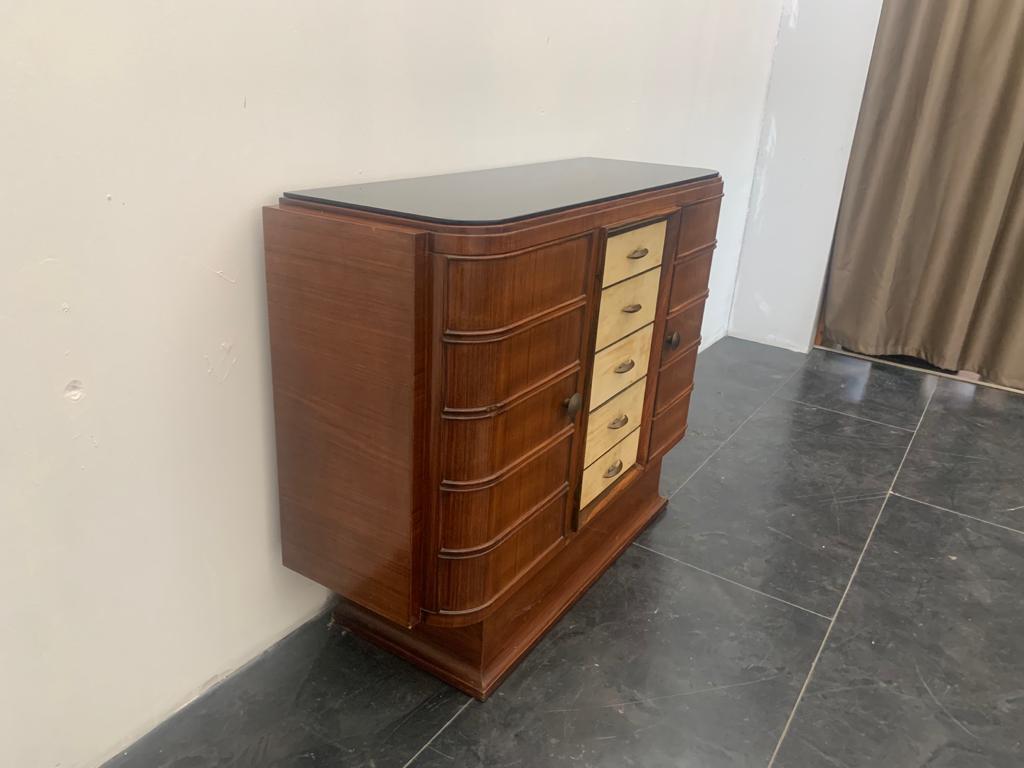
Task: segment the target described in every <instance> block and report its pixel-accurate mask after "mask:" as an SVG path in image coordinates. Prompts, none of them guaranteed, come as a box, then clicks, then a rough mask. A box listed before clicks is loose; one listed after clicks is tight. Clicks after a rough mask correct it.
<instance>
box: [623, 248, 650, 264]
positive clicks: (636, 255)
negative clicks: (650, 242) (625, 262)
mask: <svg viewBox="0 0 1024 768" xmlns="http://www.w3.org/2000/svg"><path fill="white" fill-rule="evenodd" d="M648 253H650V251H649V250H647V249H646V248H637V249H636V250H635V251H633V252H632V253H631V254H629V255H628V256H626V258H627V259H632V260H633V261H636V260H637V259H642V258H643V257H644V256H646V255H647V254H648Z"/></svg>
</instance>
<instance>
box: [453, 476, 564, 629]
mask: <svg viewBox="0 0 1024 768" xmlns="http://www.w3.org/2000/svg"><path fill="white" fill-rule="evenodd" d="M565 507H566V499H565V497H564V496H563V497H559V498H557V499H554V500H552V501H551V502H550V503H549V504H548V505H547V506H545V507H544V508H543V509H540V510H538V512H537V513H536V514H535V515H534V516H533V517H531V518H530V519H529V520H527V521H526V522H525V523H524V524H523V525H522V526H520V527H519V528H517V529H516V530H515V531H514V532H513V533H512V534H511V535H510V536H509V537H508V538H506V539H504V540H503V541H502V542H501V543H500V544H498V545H497V546H495V547H494V548H493V549H491V550H488V551H487V552H484V553H482V554H477V555H472V556H460V557H451V556H442V557H439V558H438V568H437V606H438V610H439V611H440V612H441V613H447V614H469V613H472V614H476V613H478V612H480V611H482V610H484V609H486V608H488V607H490V606H491V605H492V604H493V603H495V601H496V600H497V599H499V598H500V597H501V595H502V593H504V592H506V591H507V590H508V589H509V588H510V587H512V586H513V585H514V584H515V583H516V582H517V581H518V580H519V579H520V578H521V577H522V576H524V575H526V574H527V573H528V572H529V571H530V570H531V569H532V566H533V565H534V564H535V563H537V562H538V561H539V560H541V559H542V558H543V557H544V555H546V554H547V553H549V552H551V551H552V550H553V549H554V548H555V547H556V546H557V545H558V543H559V542H560V541H561V540H562V537H563V535H564V532H565V527H564V523H565ZM467 618H469V617H467ZM472 620H474V621H477V620H479V616H473V617H472Z"/></svg>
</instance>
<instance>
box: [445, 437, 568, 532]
mask: <svg viewBox="0 0 1024 768" xmlns="http://www.w3.org/2000/svg"><path fill="white" fill-rule="evenodd" d="M571 453H572V435H571V434H570V435H567V436H566V437H565V438H563V439H562V440H560V441H559V442H556V443H554V444H553V445H552V446H550V447H549V448H548V449H547V450H545V451H543V452H541V453H538V454H537V455H536V456H533V457H531V458H530V460H529V461H527V462H524V463H523V464H521V465H519V466H518V467H516V468H515V469H514V470H513V471H512V472H509V473H508V474H507V475H504V476H502V477H500V478H498V479H496V480H495V481H494V482H491V483H488V484H484V485H476V486H472V485H471V486H457V487H453V486H450V485H448V484H443V485H442V486H441V521H440V522H441V535H440V546H441V552H444V551H446V550H447V551H449V552H460V551H461V552H465V551H466V550H473V549H486V548H488V547H490V546H492V545H493V544H494V543H495V541H496V540H498V539H501V538H502V537H504V536H506V535H508V533H509V532H510V531H512V530H513V529H514V528H516V527H517V526H518V525H520V524H522V522H523V521H524V520H525V519H526V518H528V517H529V516H530V515H531V514H534V513H535V512H536V511H537V509H538V507H540V506H542V505H544V504H547V503H548V502H549V501H550V500H551V499H552V498H554V497H555V496H556V495H559V494H561V495H564V494H565V492H566V491H567V490H568V483H567V482H566V478H568V476H569V459H570V456H571Z"/></svg>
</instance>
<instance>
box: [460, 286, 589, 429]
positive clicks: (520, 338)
mask: <svg viewBox="0 0 1024 768" xmlns="http://www.w3.org/2000/svg"><path fill="white" fill-rule="evenodd" d="M585 309H586V307H585V305H584V306H580V307H577V308H576V309H573V310H572V311H570V312H565V313H563V314H560V315H558V316H556V317H552V318H550V319H548V320H545V321H544V322H540V323H536V324H531V325H530V326H529V327H527V328H525V329H522V330H518V331H516V332H513V333H509V334H506V335H504V336H503V337H501V338H498V339H491V340H486V341H480V340H477V341H472V342H468V341H465V340H458V341H457V340H451V339H449V340H446V341H445V344H444V368H445V382H444V393H445V402H444V407H445V409H446V410H449V411H456V410H461V411H466V410H469V411H481V410H493V409H497V408H499V407H501V406H503V405H507V404H508V401H509V400H510V399H512V398H514V397H516V396H523V395H524V394H525V393H526V392H527V391H528V390H530V389H532V388H533V387H535V386H539V385H541V384H543V382H544V381H545V380H547V379H549V378H551V377H553V376H556V375H557V374H559V373H560V372H563V373H564V372H567V371H568V369H569V367H571V366H573V365H578V364H579V359H580V344H581V342H582V338H583V337H582V334H583V314H584V311H585Z"/></svg>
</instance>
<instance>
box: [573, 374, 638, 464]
mask: <svg viewBox="0 0 1024 768" xmlns="http://www.w3.org/2000/svg"><path fill="white" fill-rule="evenodd" d="M646 390H647V379H646V377H645V378H643V379H641V380H640V381H638V382H636V383H635V384H630V385H629V386H628V387H626V389H624V390H622V391H621V392H620V393H619V394H617V395H616V396H615V397H613V398H612V399H611V400H609V401H608V402H607V403H605V404H604V405H602V406H601V407H600V408H598V409H597V410H595V411H593V412H592V413H591V414H590V417H589V419H588V421H587V447H586V451H585V458H584V459H583V466H584V467H589V466H590V465H591V464H593V463H594V462H595V461H596V460H597V459H598V458H599V457H600V456H601V454H603V453H605V452H606V451H607V450H608V449H609V448H611V447H612V446H613V445H615V444H616V443H617V442H619V440H621V439H622V438H623V437H624V436H625V435H627V434H629V433H630V432H632V431H633V430H634V429H636V428H637V427H638V426H640V421H641V419H642V418H643V411H644V393H645V392H646Z"/></svg>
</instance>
